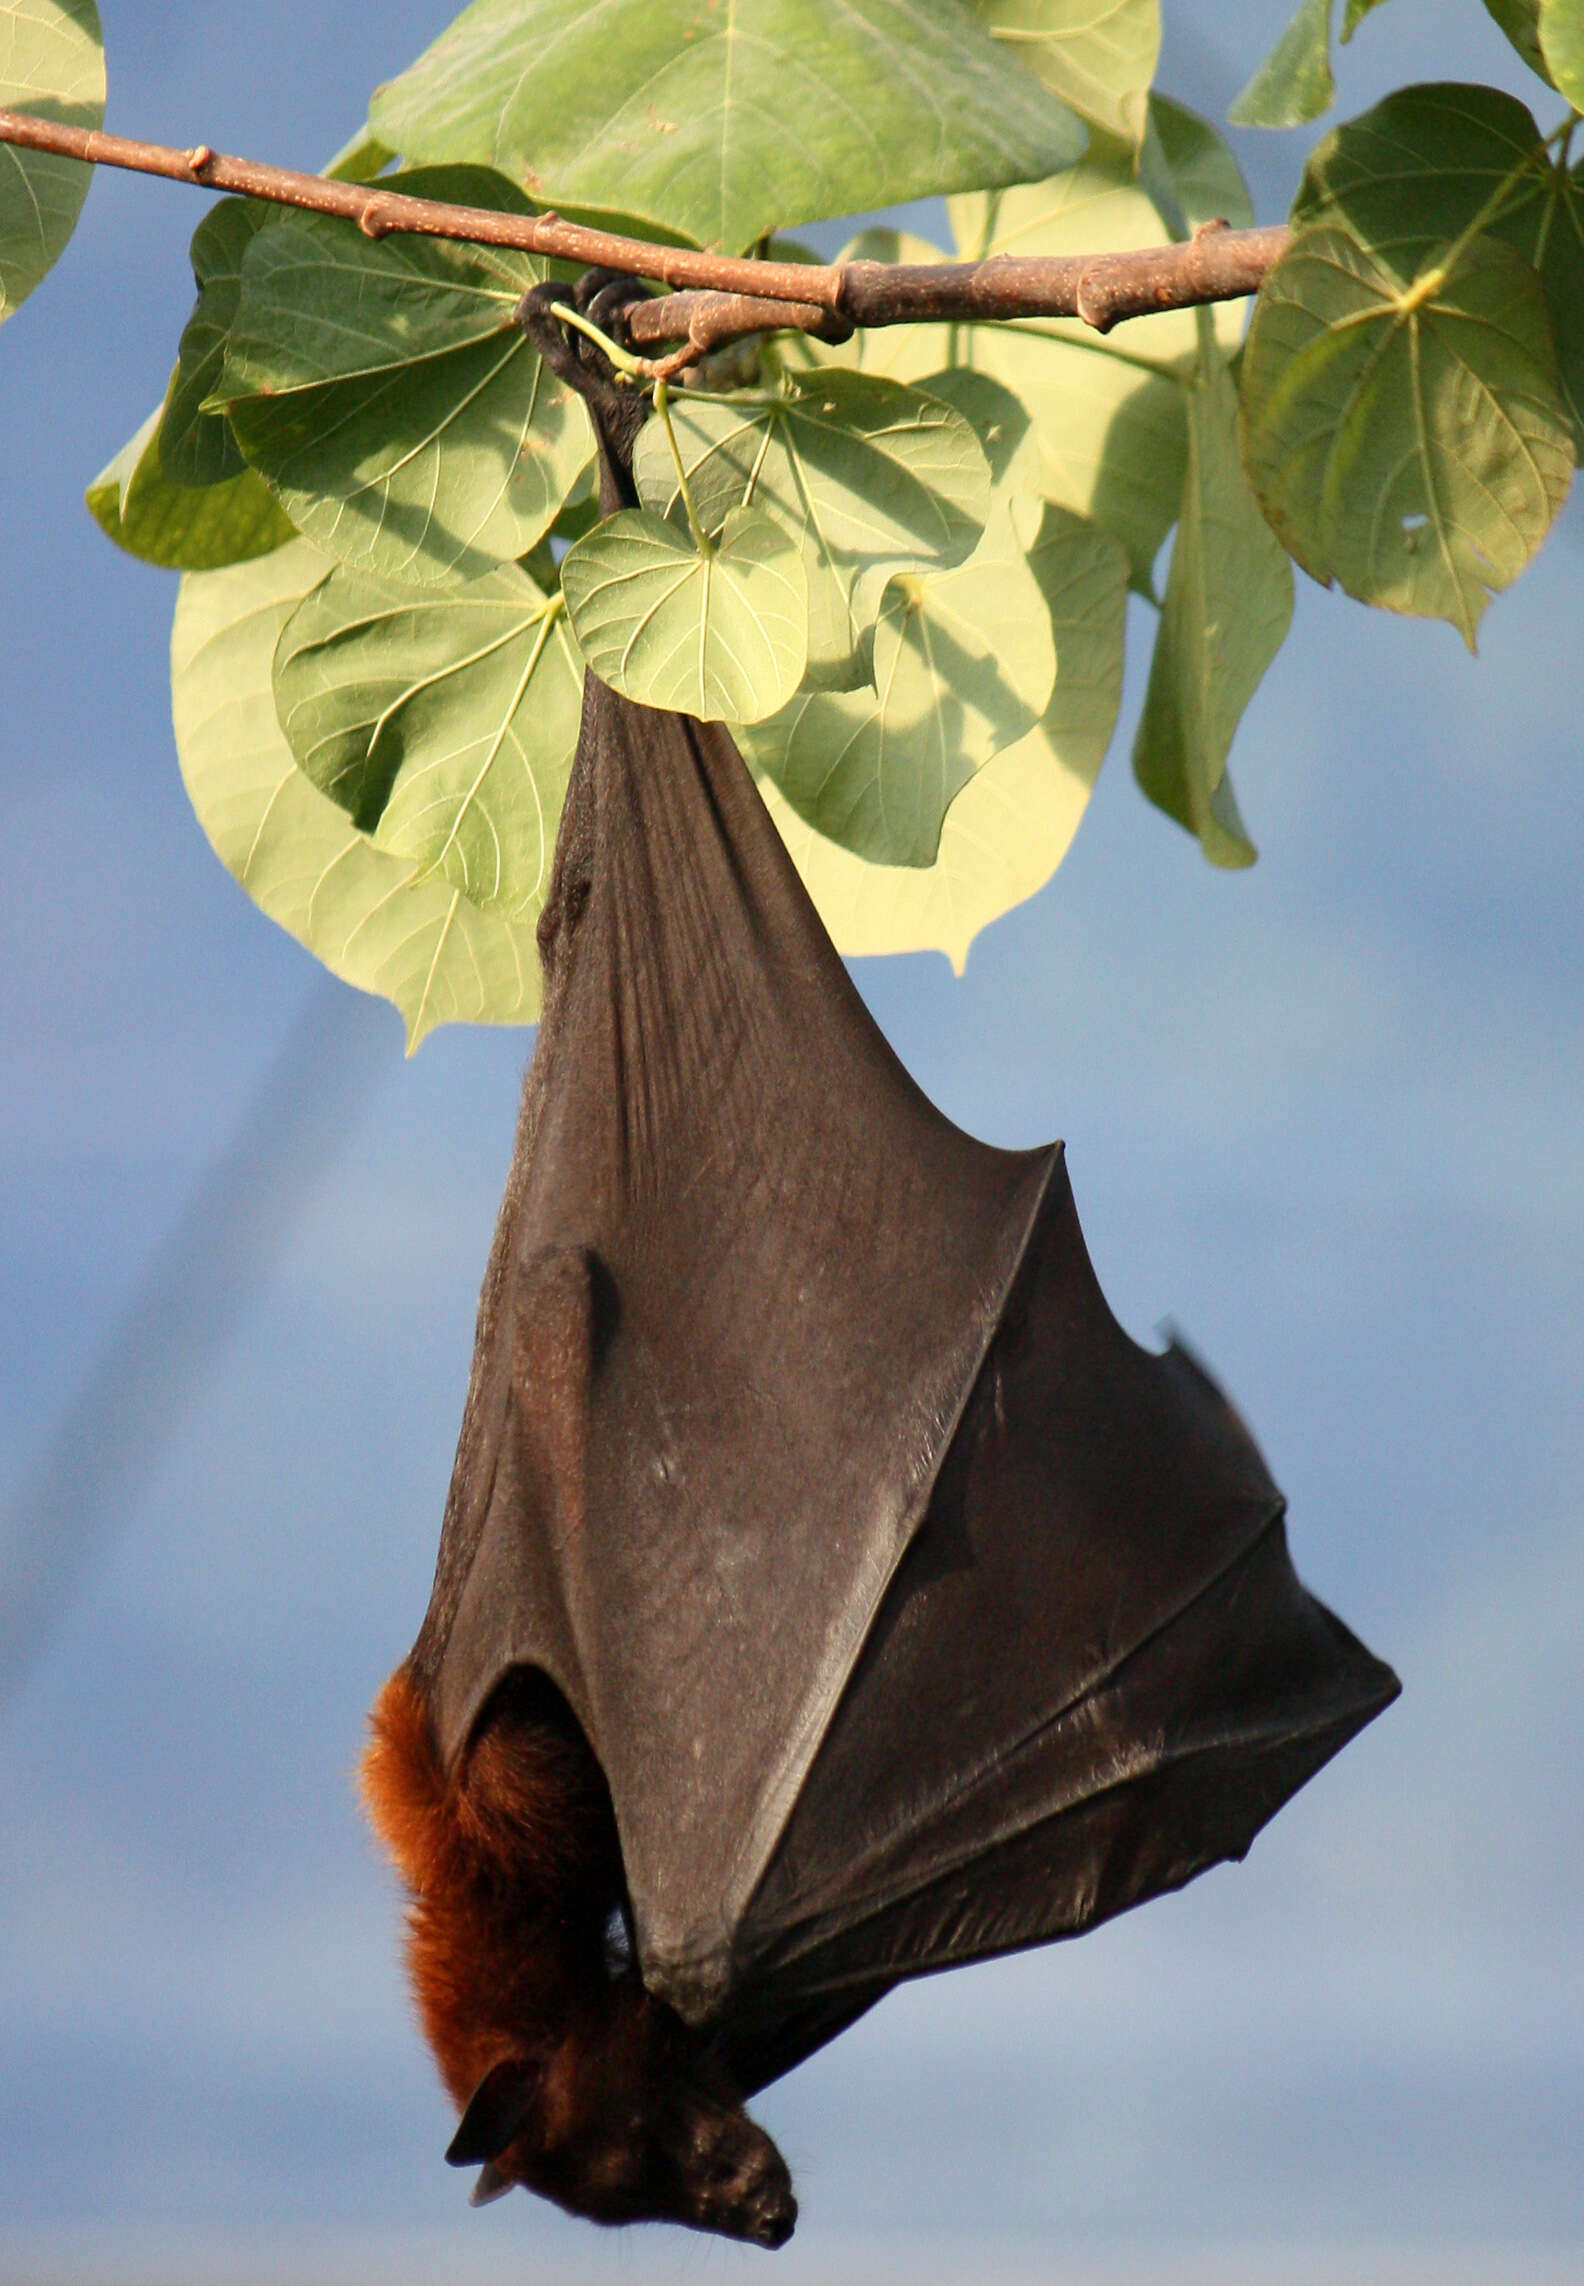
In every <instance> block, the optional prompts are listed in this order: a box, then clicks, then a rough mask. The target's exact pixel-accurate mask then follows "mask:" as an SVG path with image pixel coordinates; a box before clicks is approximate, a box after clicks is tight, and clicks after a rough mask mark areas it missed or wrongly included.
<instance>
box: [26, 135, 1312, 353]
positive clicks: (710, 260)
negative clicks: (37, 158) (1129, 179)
mask: <svg viewBox="0 0 1584 2286" xmlns="http://www.w3.org/2000/svg"><path fill="white" fill-rule="evenodd" d="M0 143H14V144H18V145H20V146H21V147H23V148H24V149H27V150H34V151H49V152H53V153H55V154H56V155H57V156H59V157H62V158H69V159H80V160H83V161H85V162H86V163H87V164H89V165H93V166H105V167H124V168H128V169H130V170H131V171H132V172H133V173H136V174H145V175H163V176H165V177H167V178H168V179H169V180H171V181H173V182H184V183H193V184H197V185H198V186H199V187H200V188H202V189H205V190H218V191H228V192H232V193H235V194H236V195H237V196H239V197H243V198H258V199H267V200H269V201H270V202H272V203H273V204H275V205H277V206H291V207H298V208H300V209H302V210H304V211H306V212H309V213H313V214H330V215H337V216H340V217H341V218H342V219H343V220H345V221H348V222H355V223H356V224H357V226H358V228H359V229H360V230H361V231H363V233H364V234H365V236H367V237H369V238H384V237H388V236H391V235H393V234H396V233H407V234H410V235H414V236H421V237H428V238H449V239H459V240H462V241H464V242H465V243H467V244H470V245H477V246H504V247H509V248H511V249H513V250H515V251H517V252H519V253H524V254H538V255H540V256H544V257H548V258H551V259H555V260H561V261H568V262H585V263H589V264H592V265H594V266H596V267H598V268H600V269H607V270H621V271H625V272H627V273H629V274H630V275H631V276H633V277H637V278H648V279H651V280H654V281H656V282H658V283H659V284H661V285H665V286H669V287H671V288H673V289H680V290H674V291H673V292H672V293H670V294H669V295H666V296H660V297H657V298H656V299H655V300H653V301H649V302H645V303H641V304H638V305H636V306H635V307H634V308H633V309H631V310H630V311H629V312H628V313H627V322H628V331H629V335H630V338H631V339H632V341H633V343H634V344H635V346H644V345H658V344H660V343H662V342H668V341H678V340H680V341H682V342H683V343H684V345H685V346H684V348H683V350H681V351H679V352H677V353H676V354H674V355H673V356H672V357H670V358H667V359H664V360H662V361H661V362H662V364H663V365H664V366H666V367H668V368H670V369H672V370H676V369H679V368H680V366H682V365H683V364H686V363H690V362H692V360H693V359H694V358H696V357H699V356H702V355H704V354H706V353H707V352H708V351H709V350H712V349H716V348H719V347H720V346H721V345H722V344H724V343H725V342H728V341H730V340H733V339H734V338H736V336H738V335H740V334H744V333H759V332H764V331H766V330H769V329H771V328H774V327H777V326H793V327H797V328H799V329H800V330H802V331H803V332H806V333H816V334H819V335H821V336H822V337H823V338H824V339H826V340H836V341H840V340H844V339H845V338H846V337H847V335H848V334H849V333H850V332H851V331H852V330H853V328H854V327H856V326H883V325H909V324H914V323H917V322H918V321H919V320H921V319H934V320H935V321H937V322H940V321H942V320H945V321H947V322H950V321H952V320H962V321H971V320H975V319H977V320H981V321H983V320H993V321H998V322H1003V323H1004V322H1007V321H1009V320H1012V319H1015V318H1031V317H1076V318H1081V319H1082V320H1083V321H1084V323H1085V324H1087V325H1090V326H1093V327H1094V329H1095V330H1096V332H1098V333H1107V332H1109V331H1110V329H1111V327H1112V326H1114V325H1117V324H1119V323H1120V322H1121V321H1122V320H1123V319H1124V318H1130V317H1141V316H1144V315H1147V314H1148V313H1150V312H1151V311H1158V310H1169V309H1188V308H1191V307H1192V306H1193V305H1194V304H1195V303H1199V302H1219V301H1230V300H1234V299H1236V298H1237V297H1238V296H1240V295H1243V294H1250V293H1253V292H1254V291H1255V290H1256V288H1257V287H1258V286H1259V284H1260V281H1261V280H1262V279H1263V278H1264V277H1265V275H1266V273H1267V272H1268V271H1270V270H1271V269H1273V268H1274V266H1275V264H1276V263H1277V262H1278V261H1279V260H1280V258H1281V256H1282V254H1283V253H1284V252H1285V251H1286V248H1287V245H1288V242H1289V240H1290V238H1291V235H1292V234H1291V232H1290V231H1289V230H1288V229H1287V228H1286V227H1285V225H1282V224H1277V225H1273V226H1271V227H1269V228H1266V229H1262V230H1231V229H1228V227H1227V226H1226V224H1225V223H1224V222H1214V223H1207V224H1204V225H1202V226H1201V228H1200V229H1199V230H1198V231H1197V232H1196V233H1195V235H1194V236H1193V237H1192V238H1191V239H1189V240H1187V241H1186V242H1185V243H1183V244H1181V245H1172V246H1158V247H1153V246H1152V247H1144V248H1141V249H1140V250H1139V251H1137V252H1136V253H1125V254H1066V255H1027V256H1025V255H1010V254H997V255H994V256H992V257H991V258H990V259H989V260H988V261H985V262H934V263H885V262H845V263H834V262H833V263H803V262H760V261H754V260H751V259H749V258H747V257H743V256H736V255H727V254H708V253H701V252H699V251H697V250H696V249H695V248H693V247H686V246H657V245H654V244H652V243H651V242H650V241H648V240H647V239H641V238H624V237H621V236H619V235H618V234H617V233H615V232H613V231H608V230H593V229H589V228H587V227H585V226H584V225H583V224H581V223H575V222H564V221H563V220H562V219H561V217H560V216H559V215H557V214H535V215H522V214H499V213H496V212H495V211H494V210H493V209H491V208H489V207H477V206H451V205H447V204H443V203H442V202H440V201H438V200H434V199H422V198H410V197H407V196H406V195H404V194H403V193H401V192H397V191H390V190H382V189H381V188H380V185H379V184H378V182H374V183H344V182H334V181H331V180H330V179H329V178H328V177H327V176H324V175H304V174H298V173H296V172H295V171H293V170H292V169H291V168H288V167H268V166H262V165H260V164H258V163H257V162H256V161H254V160H251V159H233V158H227V157H226V156H225V155H224V154H223V153H222V152H219V151H213V150H211V149H210V148H209V146H208V144H207V143H200V144H197V145H196V146H195V147H194V148H193V149H192V150H187V151H182V150H176V149H174V148H172V147H171V146H169V145H167V144H163V143H139V142H132V141H129V140H128V139H127V138H126V137H125V136H122V135H105V134H102V133H99V132H97V131H96V130H93V129H89V128H83V127H66V126H63V125H61V124H60V123H59V122H58V121H56V120H53V119H36V118H34V117H33V116H32V114H31V113H29V112H23V111H5V110H0Z"/></svg>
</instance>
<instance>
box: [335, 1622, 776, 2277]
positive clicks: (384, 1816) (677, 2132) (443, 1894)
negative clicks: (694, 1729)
mask: <svg viewBox="0 0 1584 2286" xmlns="http://www.w3.org/2000/svg"><path fill="white" fill-rule="evenodd" d="M370 1719H371V1731H372V1736H371V1739H370V1743H369V1747H368V1751H367V1753H366V1755H365V1756H364V1760H363V1767H362V1784H363V1794H364V1799H365V1801H366V1803H367V1805H368V1810H369V1815H370V1817H371V1819H372V1820H373V1823H374V1826H375V1828H376V1830H377V1831H378V1833H379V1835H380V1837H381V1839H382V1840H383V1841H384V1843H385V1845H386V1847H387V1849H388V1850H389V1851H390V1854H391V1856H392V1858H393V1859H394V1860H395V1862H396V1865H397V1867H398V1868H399V1870H400V1872H401V1874H402V1876H403V1878H404V1880H405V1881H406V1883H407V1886H408V1889H409V1890H410V1892H411V1897H412V1904H411V1909H410V1912H409V1915H408V1962H409V1967H410V1969H411V1973H412V1981H413V1989H414V1993H415V1996H416V1998H417V2002H418V2010H419V2015H420V2017H421V2019H422V2023H423V2028H424V2031H425V2033H426V2035H427V2036H428V2040H429V2044H430V2046H431V2047H432V2049H433V2050H434V2053H435V2058H436V2061H437V2062H438V2064H439V2067H440V2075H441V2078H442V2079H443V2080H444V2082H445V2084H446V2087H447V2088H448V2090H449V2091H450V2094H451V2096H452V2099H453V2101H454V2102H455V2103H456V2104H457V2106H458V2108H459V2110H464V2111H465V2112H466V2115H467V2122H466V2124H467V2125H471V2124H473V2123H474V2122H475V2120H476V2112H477V2107H474V2108H469V2107H470V2106H472V2103H473V2098H474V2097H475V2094H476V2093H478V2092H479V2091H480V2090H481V2084H482V2083H483V2082H484V2081H485V2080H486V2079H487V2078H488V2076H489V2075H490V2074H491V2073H492V2072H494V2073H496V2074H497V2079H498V2081H504V2082H505V2083H506V2084H507V2085H508V2086H509V2087H510V2088H511V2089H513V2090H514V2091H515V2090H521V2091H523V2092H522V2093H520V2094H518V2095H516V2097H515V2100H516V2102H517V2105H518V2109H517V2111H516V2113H514V2114H513V2115H512V2128H511V2132H510V2136H509V2140H508V2141H506V2142H505V2144H504V2145H503V2146H502V2148H501V2149H500V2150H499V2151H498V2152H497V2151H494V2150H491V2151H489V2152H488V2153H487V2156H488V2157H489V2159H490V2161H491V2173H492V2179H494V2180H499V2181H504V2182H520V2183H524V2184H526V2185H527V2186H528V2187H529V2188H530V2189H532V2190H537V2191H541V2192H543V2193H544V2194H545V2195H546V2196H547V2197H550V2198H553V2199H555V2200H556V2201H557V2202H558V2203H559V2204H560V2205H562V2206H565V2207H569V2208H570V2209H571V2210H572V2211H573V2212H574V2213H578V2214H585V2215H589V2216H591V2217H593V2218H594V2219H595V2220H598V2221H602V2222H631V2221H640V2220H644V2219H648V2218H655V2219H658V2218H662V2217H664V2218H668V2219H670V2220H673V2221H678V2222H687V2223H691V2224H693V2225H694V2226H695V2227H697V2228H701V2229H706V2230H717V2231H722V2232H725V2233H726V2234H727V2235H729V2236H732V2237H741V2238H752V2239H755V2240H757V2241H758V2242H759V2243H761V2244H764V2245H770V2246H777V2245H780V2244H781V2243H782V2242H783V2240H784V2239H786V2238H787V2237H788V2236H790V2234H791V2228H792V2222H793V2219H794V2218H795V2215H796V2211H797V2210H796V2206H795V2203H794V2201H793V2199H792V2193H791V2183H790V2178H789V2177H788V2175H787V2171H786V2167H785V2164H784V2162H783V2161H782V2159H781V2156H780V2154H779V2152H777V2151H776V2149H775V2146H774V2144H773V2143H771V2142H770V2140H769V2138H768V2137H767V2136H766V2135H765V2134H764V2133H763V2132H762V2130H761V2129H759V2128H758V2127H756V2126H755V2125H754V2124H753V2122H752V2121H751V2120H749V2119H748V2117H747V2116H746V2114H745V2113H744V2112H743V2110H742V2108H741V2105H740V2103H739V2102H738V2101H737V2100H736V2097H735V2094H734V2091H733V2090H732V2089H731V2088H730V2087H729V2086H727V2084H726V2083H725V2080H724V2078H723V2076H722V2074H721V2072H720V2070H719V2067H718V2066H716V2065H715V2064H714V2063H713V2061H712V2059H711V2058H710V2057H709V2055H708V2053H707V2051H706V2050H705V2049H704V2048H703V2047H702V2045H701V2044H700V2043H699V2042H698V2041H697V2040H696V2039H695V2038H694V2036H693V2035H691V2034H690V2033H689V2032H688V2030H687V2028H686V2026H685V2025H683V2023H682V2022H681V2020H680V2019H679V2018H678V2017H677V2016H676V2015H675V2014H674V2012H673V2011H672V2010H671V2009H669V2008H667V2007H666V2006H665V2004H664V2003H663V2002H660V2001H657V2000H655V1999H654V1998H653V1997H652V1996H651V1995H650V1994H649V1993H648V1992H646V1991H645V1989H644V1986H643V1983H642V1980H641V1979H640V1977H639V1976H638V1974H637V1972H636V1970H635V1969H634V1968H632V1967H630V1966H627V1965H625V1964H624V1963H622V1962H621V1960H620V1959H619V1958H618V1957H617V1956H616V1955H615V1954H614V1953H613V1949H612V1947H611V1944H610V1941H609V1935H608V1932H609V1930H610V1929H611V1927H612V1925H613V1923H614V1922H615V1917H616V1915H617V1914H618V1912H619V1911H620V1909H621V1906H622V1903H623V1900H624V1894H625V1893H624V1889H623V1883H622V1869H621V1852H620V1847H619V1844H618V1841H617V1836H616V1826H615V1820H614V1817H613V1816H612V1812H611V1806H610V1798H609V1794H608V1792H607V1790H606V1786H605V1781H604V1776H603V1774H602V1772H601V1770H600V1768H599V1764H598V1763H597V1761H596V1760H595V1758H594V1756H593V1754H592V1753H591V1752H590V1750H589V1747H588V1745H587V1743H586V1741H585V1740H584V1738H583V1735H582V1733H581V1731H580V1730H579V1728H578V1726H577V1724H576V1722H575V1721H574V1720H573V1718H572V1717H571V1715H570V1714H569V1713H568V1711H567V1710H566V1708H565V1705H564V1702H562V1701H561V1700H559V1698H558V1697H557V1696H556V1694H555V1693H553V1692H552V1691H551V1690H550V1689H549V1687H548V1686H547V1685H545V1684H544V1683H543V1681H542V1679H541V1678H540V1677H538V1676H535V1675H532V1674H519V1675H513V1676H511V1677H508V1679H507V1680H506V1681H505V1682H504V1683H503V1684H502V1685H501V1687H500V1688H499V1689H498V1690H497V1691H496V1693H495V1695H494V1697H493V1698H492V1699H491V1701H490V1704H489V1706H488V1708H487V1709H486V1710H485V1714H484V1717H483V1719H482V1721H481V1723H480V1725H479V1729H478V1731H477V1733H476V1735H475V1737H474V1739H473V1741H472V1743H471V1745H470V1746H469V1748H468V1751H467V1753H466V1754H465V1755H464V1756H463V1758H462V1761H461V1763H460V1765H459V1767H458V1769H457V1771H456V1772H455V1774H454V1775H453V1776H452V1777H451V1778H450V1779H448V1778H447V1777H446V1775H445V1772H444V1770H443V1768H442V1766H441V1762H440V1758H439V1755H438V1753H437V1752H436V1749H435V1744H434V1738H433V1734H432V1731H431V1727H430V1724H429V1719H428V1714H427V1710H426V1708H425V1705H424V1700H423V1696H422V1693H421V1691H420V1689H419V1687H418V1685H417V1683H416V1681H415V1680H414V1678H413V1676H412V1674H411V1672H410V1670H409V1669H408V1668H407V1667H405V1666H403V1667H399V1668H398V1669H397V1670H396V1673H395V1674H394V1675H392V1677H391V1678H390V1680H389V1682H388V1683H387V1684H386V1685H385V1688H384V1689H383V1691H382V1692H381V1693H380V1695H379V1698H378V1699H377V1700H376V1702H375V1705H374V1709H373V1713H372V1716H371V1718H370ZM480 2100H481V2103H483V2102H484V2101H485V2100H486V2099H485V2098H483V2097H482V2096H481V2099H480ZM464 2132H466V2126H465V2130H464ZM486 2133H487V2128H486Z"/></svg>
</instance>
